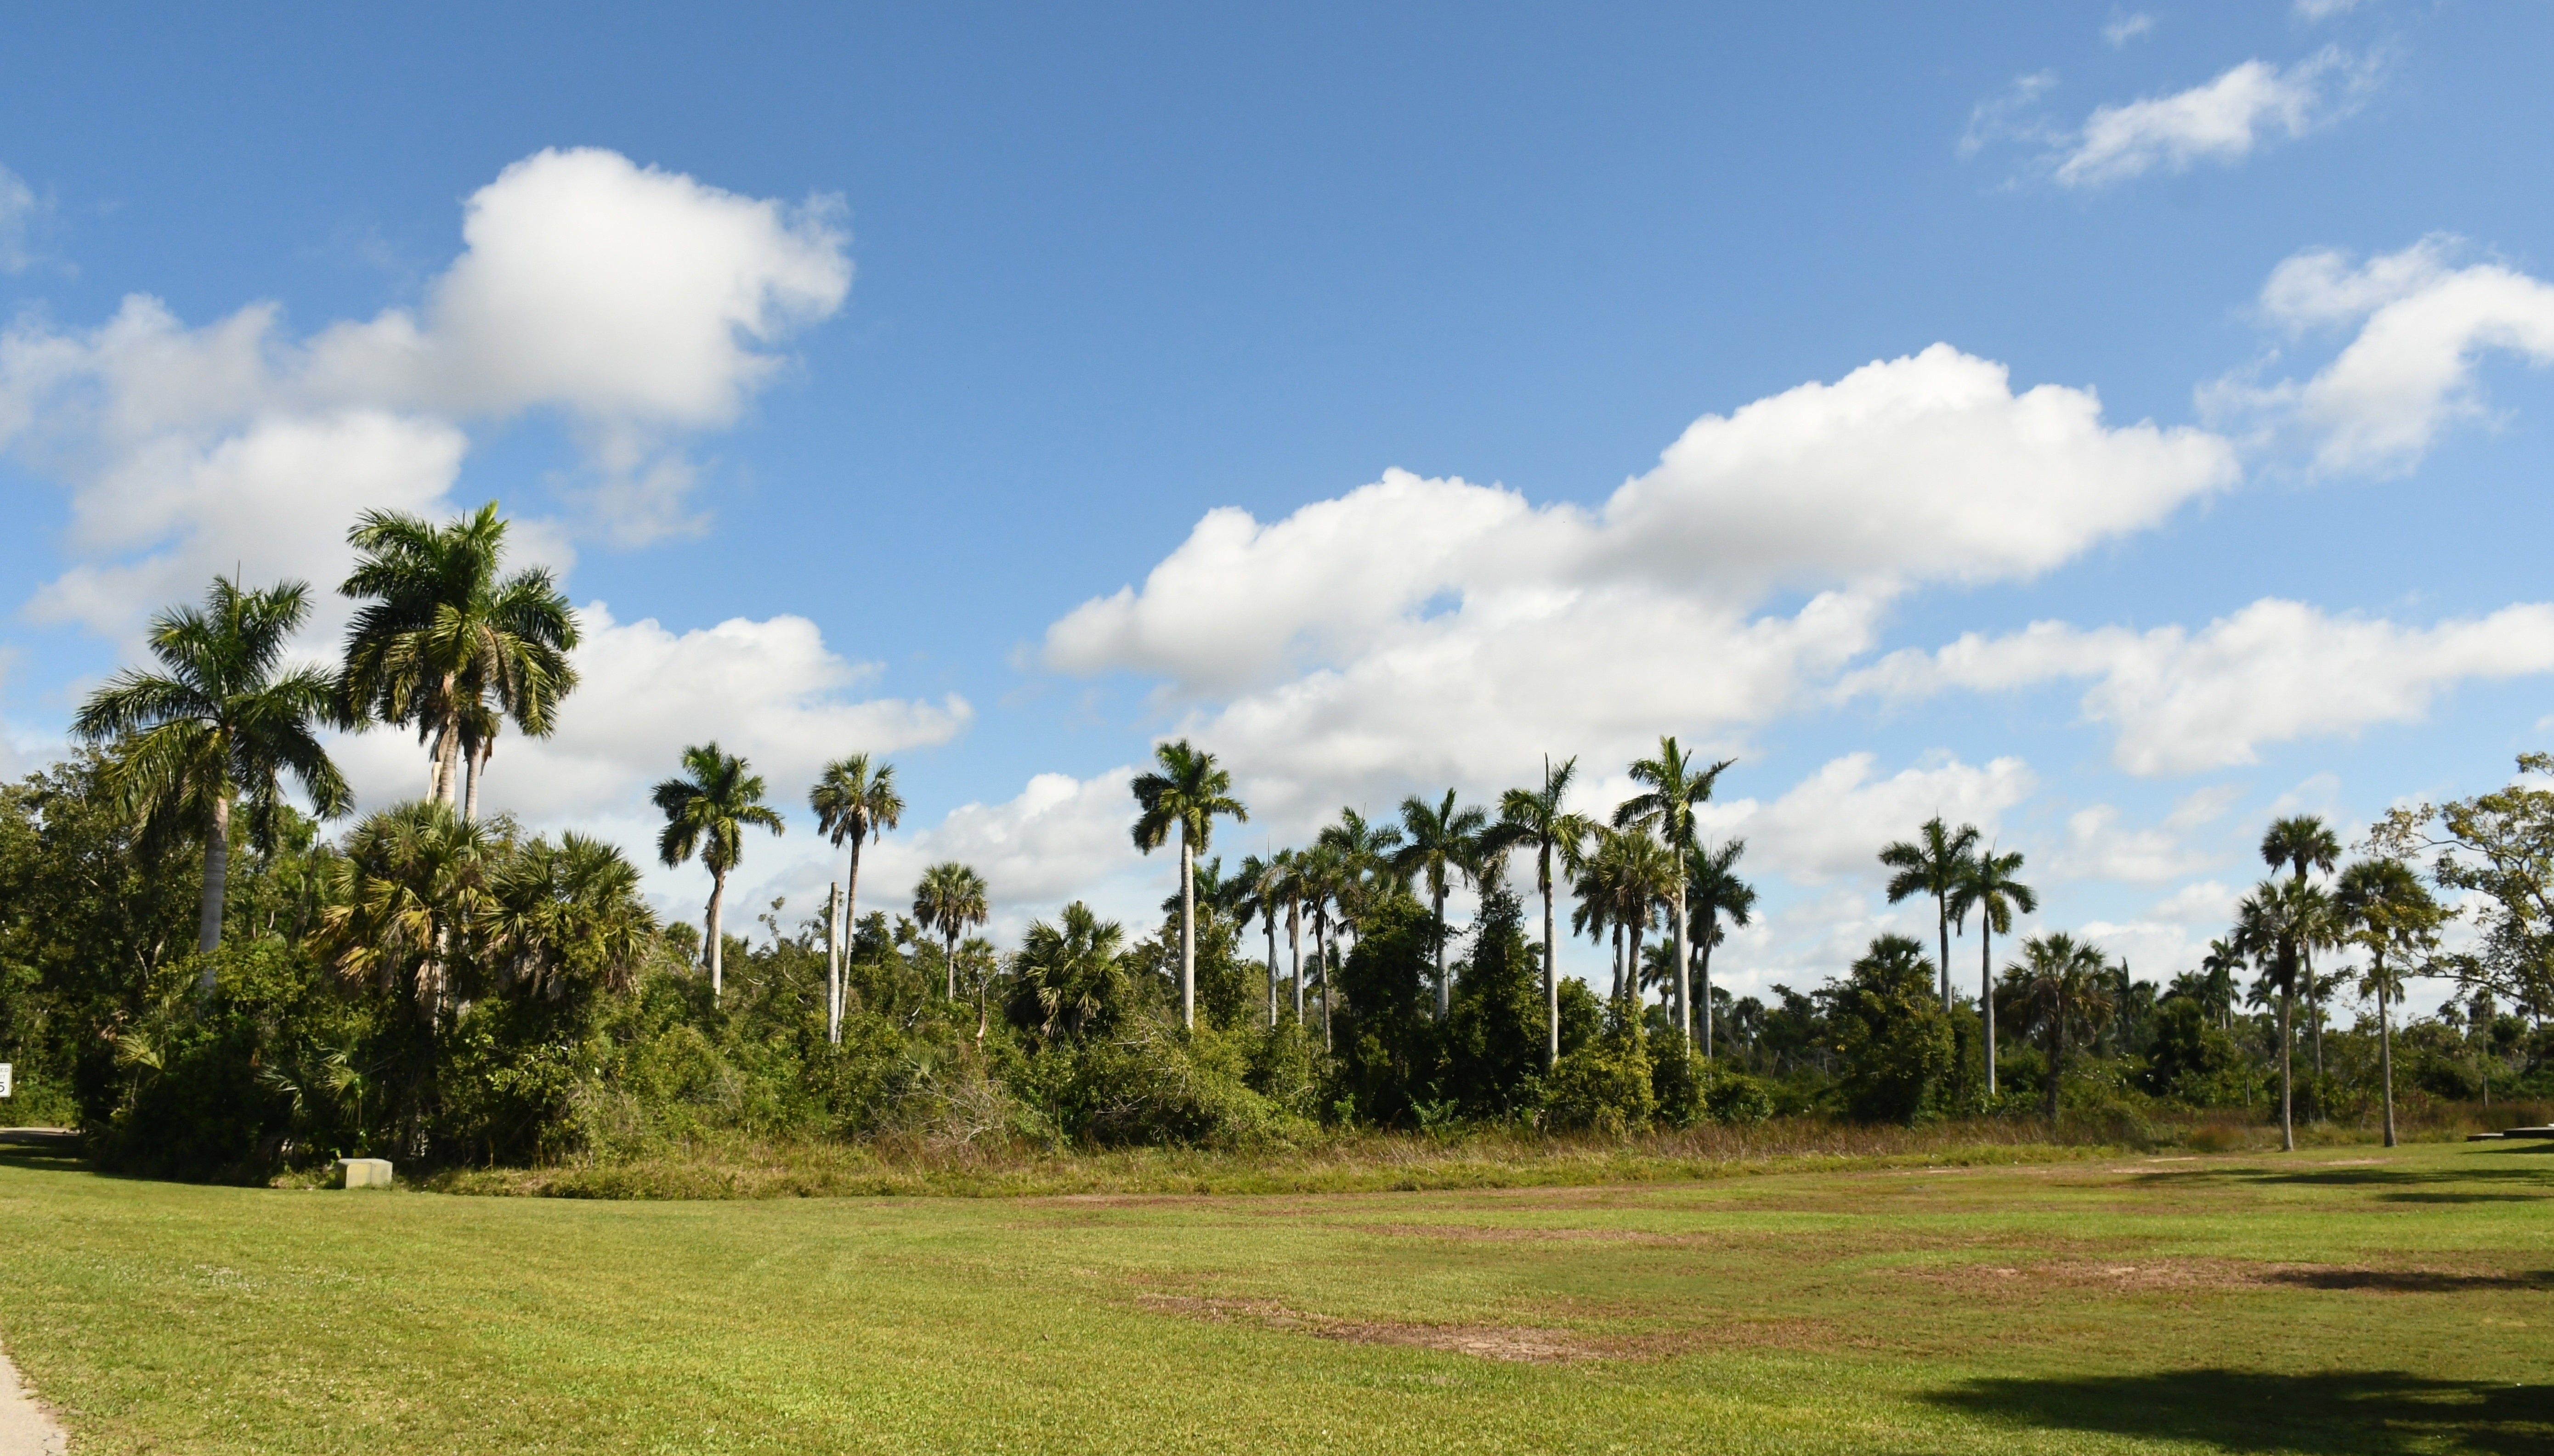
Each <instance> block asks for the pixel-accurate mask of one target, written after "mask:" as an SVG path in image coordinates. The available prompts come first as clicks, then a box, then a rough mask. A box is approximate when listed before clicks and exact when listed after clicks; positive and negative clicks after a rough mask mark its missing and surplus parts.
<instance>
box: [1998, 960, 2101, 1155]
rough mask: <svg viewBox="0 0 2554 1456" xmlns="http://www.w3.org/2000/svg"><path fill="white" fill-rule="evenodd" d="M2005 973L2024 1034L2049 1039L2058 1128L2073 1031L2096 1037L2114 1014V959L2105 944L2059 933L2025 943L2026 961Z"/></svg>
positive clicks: (2052, 1111)
mask: <svg viewBox="0 0 2554 1456" xmlns="http://www.w3.org/2000/svg"><path fill="white" fill-rule="evenodd" d="M2005 974H2006V977H2007V984H2008V985H2010V986H2011V987H2012V988H2013V989H2014V990H2015V991H2016V992H2017V993H2018V996H2019V999H2020V1002H2021V1006H2020V1008H2019V1009H2020V1010H2021V1011H2022V1013H2023V1027H2022V1030H2023V1031H2024V1033H2025V1034H2026V1035H2027V1034H2029V1033H2030V1032H2032V1031H2033V1030H2036V1031H2039V1032H2041V1033H2042V1034H2044V1035H2045V1036H2046V1037H2047V1038H2048V1089H2047V1096H2048V1123H2049V1126H2051V1127H2054V1126H2056V1125H2057V1089H2058V1084H2059V1081H2060V1079H2061V1078H2063V1077H2064V1076H2065V1074H2066V1045H2067V1040H2068V1035H2069V1033H2070V1032H2072V1031H2075V1030H2078V1029H2080V1030H2082V1031H2084V1032H2085V1033H2086V1034H2087V1035H2090V1034H2091V1033H2093V1032H2095V1031H2098V1030H2099V1029H2100V1028H2101V1025H2102V1023H2103V1022H2104V1021H2105V1020H2106V1019H2108V1017H2109V1015H2110V1010H2111V991H2110V963H2109V962H2108V961H2107V960H2106V959H2105V958H2104V957H2103V955H2102V952H2101V948H2099V947H2097V946H2090V945H2086V944H2083V943H2081V942H2079V941H2077V940H2076V939H2075V938H2074V937H2072V936H2069V935H2065V934H2063V933H2059V934H2055V935H2046V936H2033V937H2032V938H2031V939H2030V940H2028V941H2025V942H2023V943H2022V959H2021V960H2020V961H2018V962H2016V963H2015V964H2013V965H2012V966H2009V967H2007V969H2006V972H2005Z"/></svg>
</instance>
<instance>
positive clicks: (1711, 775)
mask: <svg viewBox="0 0 2554 1456" xmlns="http://www.w3.org/2000/svg"><path fill="white" fill-rule="evenodd" d="M1736 761H1737V760H1735V759H1731V758H1724V759H1722V760H1720V761H1719V762H1718V763H1715V764H1713V765H1711V766H1710V767H1709V768H1702V767H1700V766H1698V761H1697V760H1696V759H1695V758H1694V757H1693V755H1691V754H1689V753H1687V752H1685V751H1684V750H1683V748H1680V747H1678V746H1677V740H1676V738H1675V737H1674V735H1669V736H1665V737H1662V738H1660V739H1659V751H1658V756H1657V757H1655V758H1637V759H1634V760H1633V761H1632V782H1634V783H1636V784H1647V785H1649V788H1648V789H1647V790H1646V791H1644V792H1642V793H1638V794H1634V795H1633V796H1632V797H1631V798H1629V799H1626V800H1624V801H1623V802H1622V804H1621V805H1620V806H1618V807H1617V808H1616V809H1615V810H1614V825H1615V828H1617V829H1621V828H1624V827H1626V826H1638V827H1640V828H1642V829H1647V830H1654V831H1656V832H1657V834H1658V837H1659V841H1660V842H1661V843H1663V844H1665V845H1666V846H1667V850H1668V855H1669V858H1670V861H1671V867H1670V875H1671V879H1670V883H1671V884H1672V885H1673V886H1674V887H1675V888H1674V890H1673V892H1672V894H1671V897H1670V898H1671V899H1673V900H1674V902H1675V904H1674V906H1673V908H1672V910H1671V918H1670V920H1669V929H1670V931H1671V933H1672V934H1674V935H1675V937H1676V1025H1677V1030H1678V1031H1679V1032H1680V1033H1682V1034H1683V1036H1684V1039H1685V1041H1687V1042H1688V1043H1690V1042H1691V1041H1692V1040H1693V1006H1692V1003H1691V998H1690V996H1689V994H1688V993H1689V992H1690V990H1691V989H1692V988H1691V987H1690V986H1688V985H1687V984H1686V970H1685V967H1686V965H1687V964H1688V959H1687V956H1686V952H1685V939H1684V937H1685V894H1684V892H1685V856H1686V855H1687V853H1689V852H1690V851H1691V850H1692V849H1693V847H1694V829H1695V826H1694V811H1695V810H1696V809H1697V808H1699V807H1701V806H1702V805H1703V804H1705V803H1708V802H1709V801H1710V799H1711V788H1712V785H1714V784H1716V783H1718V782H1719V781H1720V775H1721V773H1722V771H1723V770H1725V769H1727V768H1728V767H1729V765H1730V764H1732V763H1734V762H1736Z"/></svg>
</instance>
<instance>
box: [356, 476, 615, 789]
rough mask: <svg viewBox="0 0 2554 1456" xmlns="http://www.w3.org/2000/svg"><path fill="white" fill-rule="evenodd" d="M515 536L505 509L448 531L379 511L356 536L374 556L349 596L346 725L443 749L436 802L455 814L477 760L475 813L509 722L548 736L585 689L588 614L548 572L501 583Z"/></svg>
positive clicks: (433, 778)
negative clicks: (581, 626) (580, 644)
mask: <svg viewBox="0 0 2554 1456" xmlns="http://www.w3.org/2000/svg"><path fill="white" fill-rule="evenodd" d="M506 525H507V523H506V521H505V519H504V518H503V517H502V516H500V515H498V513H497V503H496V502H494V501H491V502H489V503H488V504H486V505H483V506H481V507H480V508H479V509H478V510H477V511H475V512H473V513H472V514H469V515H466V516H463V517H461V518H459V519H457V520H453V521H451V522H448V523H446V524H444V525H441V526H436V525H434V524H432V523H431V522H429V521H427V520H425V519H424V518H422V517H420V516H414V515H408V514H406V513H403V512H400V511H395V510H368V511H366V512H364V514H363V515H362V516H361V517H359V518H358V519H357V521H356V523H355V527H354V529H352V530H350V531H348V532H347V533H346V540H347V543H348V544H349V545H352V546H353V547H354V548H355V549H356V550H357V551H359V552H361V553H362V555H361V557H360V559H358V560H357V562H356V563H355V569H354V571H353V572H352V573H351V574H349V575H348V576H347V578H346V580H345V581H344V583H342V584H341V585H340V586H339V587H338V588H337V590H338V592H339V593H340V594H341V595H343V596H346V597H349V598H352V599H354V600H356V601H360V602H364V603H365V604H366V605H365V606H364V607H363V608H361V609H360V610H358V611H357V612H356V614H355V619H354V622H353V624H352V625H350V626H349V627H348V628H347V632H346V662H345V670H344V672H343V674H342V675H341V676H340V678H339V679H338V705H337V706H338V712H339V714H340V715H341V716H342V717H343V718H344V719H345V720H346V721H347V722H349V723H352V724H357V725H361V724H365V723H387V724H396V725H398V726H400V727H403V728H405V727H414V728H416V731H417V737H418V739H419V740H420V741H431V742H432V744H433V754H432V758H431V767H430V770H429V774H428V794H429V797H431V798H434V799H438V800H440V801H442V802H443V803H446V804H450V803H452V802H453V800H454V797H455V792H456V790H457V789H458V787H459V782H458V780H459V769H460V767H461V762H460V760H461V757H462V754H463V751H464V749H465V748H466V749H467V750H468V754H469V763H468V767H469V772H470V778H471V799H472V802H471V804H470V805H469V806H468V809H469V810H470V811H475V809H476V796H477V786H478V774H479V770H480V768H481V767H482V766H483V765H484V764H485V763H486V761H487V758H488V754H489V752H490V751H491V750H492V749H493V748H494V746H495V742H496V731H497V725H498V723H499V722H500V720H501V719H511V720H513V722H514V724H515V726H516V727H517V728H520V729H522V731H523V732H524V733H526V734H529V735H530V736H533V737H544V736H547V735H548V733H549V732H550V730H551V729H552V728H554V727H555V726H556V715H557V710H558V704H559V700H561V699H562V698H564V697H566V696H567V695H568V693H569V692H571V691H572V690H573V689H574V688H575V687H576V669H575V668H574V667H572V666H570V665H569V663H568V653H569V652H571V651H573V650H574V649H575V647H576V644H577V635H578V633H577V622H576V614H575V613H574V612H573V611H571V610H570V609H569V607H568V603H567V597H566V595H565V594H563V593H562V592H560V591H559V589H558V584H557V581H556V580H555V578H553V577H552V576H551V574H550V573H549V571H548V570H546V569H544V568H540V567H533V568H529V569H526V570H523V571H519V572H516V573H514V574H513V575H511V576H509V575H504V574H503V571H504V566H505V556H506Z"/></svg>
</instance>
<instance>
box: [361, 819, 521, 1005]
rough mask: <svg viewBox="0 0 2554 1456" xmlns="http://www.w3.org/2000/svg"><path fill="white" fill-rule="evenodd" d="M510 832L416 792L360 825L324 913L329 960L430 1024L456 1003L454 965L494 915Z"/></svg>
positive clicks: (494, 917) (496, 914)
mask: <svg viewBox="0 0 2554 1456" xmlns="http://www.w3.org/2000/svg"><path fill="white" fill-rule="evenodd" d="M504 847H505V845H504V842H503V840H500V839H499V838H498V836H497V834H496V832H495V830H493V829H492V828H491V827H489V826H487V825H477V824H472V823H470V822H469V821H467V820H465V819H463V818H462V817H461V816H460V814H459V813H457V812H455V811H454V810H453V808H452V807H451V806H450V805H448V804H443V803H439V802H437V801H435V800H432V799H420V800H414V801H411V802H409V803H406V804H402V805H400V806H398V807H397V808H394V809H386V810H383V811H382V812H381V813H379V814H375V815H373V816H371V817H370V818H368V819H366V820H365V821H364V822H363V823H362V824H359V825H357V826H356V827H355V829H354V831H353V833H351V834H350V835H348V836H347V838H346V852H345V854H344V855H343V856H342V857H340V858H338V859H336V860H334V861H332V864H331V869H330V874H331V876H332V882H331V884H330V885H329V887H328V895H327V902H328V903H327V905H326V907H325V908H324V909H322V910H321V911H320V913H319V929H320V945H321V947H322V948H323V954H324V955H325V957H326V960H327V963H328V964H329V965H330V966H331V967H332V968H334V969H335V970H336V971H337V973H338V974H340V975H342V976H345V977H346V978H347V979H349V980H355V981H370V982H372V983H373V984H375V985H377V986H378V987H379V988H380V989H381V990H383V991H384V992H387V993H390V994H394V995H399V996H402V997H404V998H405V999H406V1000H407V1001H409V1002H410V1004H411V1005H413V1007H414V1008H415V1011H416V1015H417V1018H418V1019H419V1020H420V1021H422V1022H423V1023H425V1025H427V1026H428V1027H434V1026H437V1025H439V1024H440V1022H441V1020H442V1017H443V1014H444V1012H445V1011H447V1010H449V1009H450V1008H451V1007H452V1005H453V1004H454V1000H455V998H454V995H453V989H452V975H453V970H454V966H455V964H456V962H457V961H459V960H460V959H461V958H462V957H463V956H464V955H466V953H467V952H469V951H471V950H472V949H474V947H475V945H476V942H477V939H478V937H479V936H480V934H481V933H482V932H483V931H485V930H487V929H489V928H490V927H491V926H492V924H493V923H494V922H495V921H496V920H497V918H498V916H499V913H500V910H501V902H500V900H499V898H498V894H497V887H496V876H497V873H498V871H499V869H500V867H501V864H500V860H501V857H502V855H503V851H504Z"/></svg>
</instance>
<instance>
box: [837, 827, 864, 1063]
mask: <svg viewBox="0 0 2554 1456" xmlns="http://www.w3.org/2000/svg"><path fill="white" fill-rule="evenodd" d="M860 924H861V836H859V835H857V834H855V835H853V836H852V868H851V872H850V873H849V874H848V875H846V876H845V877H844V880H843V981H844V984H845V985H846V986H848V985H849V984H850V983H851V969H852V936H853V934H854V932H856V931H857V930H858V929H859V928H860ZM850 999H851V998H850V997H848V996H846V997H845V998H844V1000H845V1002H846V1003H848V1002H849V1000H850ZM841 1019H842V1013H841V1012H840V1011H837V1012H836V1013H835V1021H836V1024H837V1025H838V1026H839V1025H840V1023H841ZM835 1040H836V1041H837V1042H839V1041H841V1040H842V1039H841V1037H840V1035H839V1034H838V1035H837V1036H836V1037H835Z"/></svg>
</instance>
